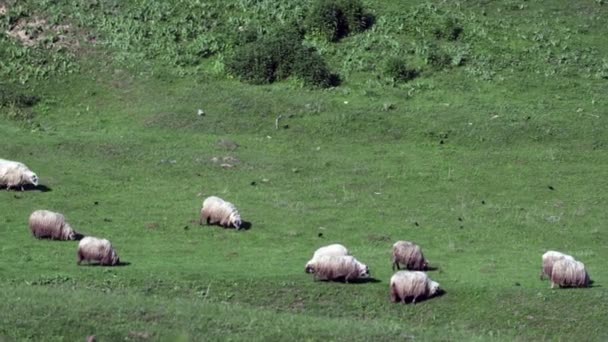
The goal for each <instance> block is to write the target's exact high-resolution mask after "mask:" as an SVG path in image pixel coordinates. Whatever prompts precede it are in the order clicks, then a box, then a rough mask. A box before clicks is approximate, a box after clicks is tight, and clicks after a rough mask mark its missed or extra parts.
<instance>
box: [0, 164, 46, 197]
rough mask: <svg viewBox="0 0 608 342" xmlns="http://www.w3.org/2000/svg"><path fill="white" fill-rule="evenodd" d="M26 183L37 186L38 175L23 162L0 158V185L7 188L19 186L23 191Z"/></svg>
mask: <svg viewBox="0 0 608 342" xmlns="http://www.w3.org/2000/svg"><path fill="white" fill-rule="evenodd" d="M26 184H32V185H33V186H38V176H37V175H36V174H35V173H34V172H32V171H31V170H30V169H29V168H28V167H27V166H25V164H23V163H20V162H16V161H12V160H6V159H0V186H6V189H7V190H10V188H17V187H20V188H21V191H23V186H24V185H26Z"/></svg>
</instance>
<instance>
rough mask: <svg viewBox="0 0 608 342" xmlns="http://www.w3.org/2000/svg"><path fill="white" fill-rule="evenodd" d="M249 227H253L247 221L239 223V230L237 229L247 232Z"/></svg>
mask: <svg viewBox="0 0 608 342" xmlns="http://www.w3.org/2000/svg"><path fill="white" fill-rule="evenodd" d="M251 227H253V223H251V222H249V221H243V222H242V223H241V229H239V230H249V229H251Z"/></svg>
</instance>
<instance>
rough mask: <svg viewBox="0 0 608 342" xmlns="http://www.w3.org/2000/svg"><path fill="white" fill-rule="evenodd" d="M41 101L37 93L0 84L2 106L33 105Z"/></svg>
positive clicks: (0, 104) (0, 102)
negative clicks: (31, 93) (21, 90)
mask: <svg viewBox="0 0 608 342" xmlns="http://www.w3.org/2000/svg"><path fill="white" fill-rule="evenodd" d="M38 101H40V98H38V96H36V95H30V94H25V93H23V92H20V91H17V90H14V88H12V87H9V86H6V85H3V84H0V107H9V106H12V107H18V108H27V107H32V106H34V105H35V104H36V103H38Z"/></svg>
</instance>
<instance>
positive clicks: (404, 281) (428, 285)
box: [390, 271, 441, 304]
mask: <svg viewBox="0 0 608 342" xmlns="http://www.w3.org/2000/svg"><path fill="white" fill-rule="evenodd" d="M440 291H441V290H440V288H439V283H437V282H435V281H432V280H431V279H430V278H429V277H428V276H427V275H426V273H424V272H420V271H398V272H397V273H395V274H393V276H392V277H391V283H390V293H391V301H392V302H393V303H398V302H401V303H404V304H405V302H406V299H408V298H411V299H412V303H413V304H416V300H418V299H419V298H421V299H425V298H431V297H433V296H434V295H436V294H439V292H440Z"/></svg>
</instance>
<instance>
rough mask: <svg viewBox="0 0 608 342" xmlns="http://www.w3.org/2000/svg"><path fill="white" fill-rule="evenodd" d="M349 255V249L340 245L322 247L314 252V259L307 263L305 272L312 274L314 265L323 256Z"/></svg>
mask: <svg viewBox="0 0 608 342" xmlns="http://www.w3.org/2000/svg"><path fill="white" fill-rule="evenodd" d="M349 254H350V253H349V252H348V249H347V248H346V247H344V246H343V245H341V244H339V243H334V244H331V245H327V246H323V247H320V248H318V249H317V250H316V251H315V252H314V254H313V256H312V259H310V260H309V261H308V262H307V263H306V267H305V271H306V273H311V265H312V263H314V261H315V260H316V259H318V258H319V257H321V256H323V255H333V256H344V255H349Z"/></svg>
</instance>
